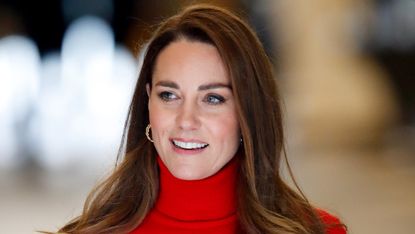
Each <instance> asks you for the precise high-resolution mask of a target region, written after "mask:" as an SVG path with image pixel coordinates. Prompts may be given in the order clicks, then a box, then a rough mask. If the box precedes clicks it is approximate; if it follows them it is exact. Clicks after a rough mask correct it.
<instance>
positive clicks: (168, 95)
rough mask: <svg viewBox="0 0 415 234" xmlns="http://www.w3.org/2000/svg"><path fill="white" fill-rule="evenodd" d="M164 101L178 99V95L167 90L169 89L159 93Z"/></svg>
mask: <svg viewBox="0 0 415 234" xmlns="http://www.w3.org/2000/svg"><path fill="white" fill-rule="evenodd" d="M158 96H159V97H160V98H161V99H162V100H163V101H171V100H174V99H177V97H176V95H174V94H173V93H171V92H167V91H164V92H161V93H159V95H158Z"/></svg>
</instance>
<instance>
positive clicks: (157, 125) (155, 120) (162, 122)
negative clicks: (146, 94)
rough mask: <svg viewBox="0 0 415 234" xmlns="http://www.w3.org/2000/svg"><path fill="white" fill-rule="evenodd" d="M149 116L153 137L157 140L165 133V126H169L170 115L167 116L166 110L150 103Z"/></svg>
mask: <svg viewBox="0 0 415 234" xmlns="http://www.w3.org/2000/svg"><path fill="white" fill-rule="evenodd" d="M149 115H150V116H149V117H150V124H151V131H152V135H153V137H155V138H156V139H157V138H159V137H160V135H161V134H162V132H163V131H165V126H166V124H168V119H167V118H166V116H168V115H166V110H164V109H163V108H161V107H160V106H159V105H157V104H155V103H153V102H150V103H149Z"/></svg>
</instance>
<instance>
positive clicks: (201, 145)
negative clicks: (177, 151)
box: [173, 140, 208, 149]
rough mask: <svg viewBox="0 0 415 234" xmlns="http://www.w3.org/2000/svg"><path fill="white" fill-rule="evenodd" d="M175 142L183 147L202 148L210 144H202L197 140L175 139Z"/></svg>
mask: <svg viewBox="0 0 415 234" xmlns="http://www.w3.org/2000/svg"><path fill="white" fill-rule="evenodd" d="M173 143H174V144H175V145H176V146H178V147H180V148H183V149H201V148H204V147H206V146H207V145H208V144H200V143H196V142H182V141H175V140H173Z"/></svg>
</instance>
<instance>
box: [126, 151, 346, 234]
mask: <svg viewBox="0 0 415 234" xmlns="http://www.w3.org/2000/svg"><path fill="white" fill-rule="evenodd" d="M158 164H159V167H160V191H159V196H158V199H157V201H156V204H155V206H154V207H153V209H152V210H151V211H150V213H149V214H148V215H147V217H146V218H145V219H144V221H143V223H141V224H140V225H139V226H138V227H137V228H136V229H135V230H134V231H132V232H131V233H130V234H165V233H169V234H212V233H220V234H234V233H240V231H239V229H238V218H237V215H236V202H237V199H236V179H237V169H238V162H237V159H236V157H235V158H234V159H232V160H231V161H230V162H229V163H228V164H227V165H226V166H225V167H224V168H222V169H221V170H220V171H219V172H218V173H216V174H215V175H213V176H210V177H208V178H205V179H202V180H181V179H178V178H176V177H174V176H173V175H172V174H171V173H170V172H169V170H168V169H167V167H166V166H165V165H164V164H163V162H162V161H161V160H160V159H159V158H158ZM320 214H321V217H322V220H323V221H324V223H328V224H333V223H334V224H336V223H339V220H338V219H337V218H335V217H333V216H331V215H330V214H328V213H326V212H324V211H321V212H320ZM344 233H346V232H345V231H344V229H343V228H331V229H330V230H327V234H344Z"/></svg>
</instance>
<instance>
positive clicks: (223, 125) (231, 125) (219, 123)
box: [209, 113, 239, 147]
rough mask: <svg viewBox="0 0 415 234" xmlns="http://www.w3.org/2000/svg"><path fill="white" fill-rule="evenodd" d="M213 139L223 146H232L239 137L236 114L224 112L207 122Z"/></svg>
mask: <svg viewBox="0 0 415 234" xmlns="http://www.w3.org/2000/svg"><path fill="white" fill-rule="evenodd" d="M209 126H210V129H211V132H212V137H214V139H213V140H214V141H217V142H218V143H219V144H221V145H223V146H224V147H233V146H235V144H236V143H237V142H238V139H239V124H238V122H237V121H236V115H235V114H233V113H230V114H226V115H223V116H221V117H220V118H215V119H214V120H211V121H210V122H209Z"/></svg>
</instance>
